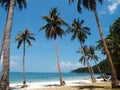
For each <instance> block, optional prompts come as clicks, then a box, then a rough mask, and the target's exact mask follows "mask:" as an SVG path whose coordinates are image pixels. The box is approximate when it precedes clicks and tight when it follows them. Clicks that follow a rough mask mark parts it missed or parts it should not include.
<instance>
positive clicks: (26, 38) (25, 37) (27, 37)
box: [15, 29, 35, 87]
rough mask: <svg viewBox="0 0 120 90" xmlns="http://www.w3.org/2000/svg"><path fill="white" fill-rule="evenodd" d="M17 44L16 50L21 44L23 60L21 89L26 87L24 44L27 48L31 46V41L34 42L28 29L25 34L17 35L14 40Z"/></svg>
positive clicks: (32, 35)
mask: <svg viewBox="0 0 120 90" xmlns="http://www.w3.org/2000/svg"><path fill="white" fill-rule="evenodd" d="M15 40H16V41H17V42H18V45H17V48H18V49H19V48H20V46H21V44H23V60H22V66H23V87H26V86H27V85H26V74H25V55H26V54H25V52H26V48H25V47H26V43H27V44H28V46H32V42H31V40H34V41H35V37H34V34H33V33H31V32H30V30H29V29H26V30H25V32H22V31H19V33H18V34H17V36H16V39H15Z"/></svg>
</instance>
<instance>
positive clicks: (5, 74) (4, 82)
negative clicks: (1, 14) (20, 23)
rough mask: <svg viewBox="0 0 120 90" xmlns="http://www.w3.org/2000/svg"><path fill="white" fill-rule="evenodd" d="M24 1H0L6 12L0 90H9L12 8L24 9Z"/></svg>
mask: <svg viewBox="0 0 120 90" xmlns="http://www.w3.org/2000/svg"><path fill="white" fill-rule="evenodd" d="M26 2H27V1H26V0H0V5H1V6H2V7H4V8H5V9H6V10H7V18H6V24H5V29H4V41H3V44H4V53H3V64H2V76H1V81H0V87H1V90H9V69H10V36H11V28H12V20H13V14H14V6H15V5H17V4H18V6H19V9H20V10H22V8H23V7H25V8H26Z"/></svg>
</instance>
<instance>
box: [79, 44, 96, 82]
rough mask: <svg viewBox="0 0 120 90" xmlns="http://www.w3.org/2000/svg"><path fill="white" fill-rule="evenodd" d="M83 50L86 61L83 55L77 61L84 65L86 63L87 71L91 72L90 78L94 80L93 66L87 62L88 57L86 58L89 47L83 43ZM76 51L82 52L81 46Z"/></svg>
mask: <svg viewBox="0 0 120 90" xmlns="http://www.w3.org/2000/svg"><path fill="white" fill-rule="evenodd" d="M83 50H84V53H85V56H86V59H87V62H86V60H85V58H84V55H83V56H82V57H81V58H80V59H79V62H81V63H83V64H84V65H85V64H87V66H88V70H89V72H90V73H91V79H93V80H95V76H94V71H93V68H92V67H91V65H90V63H89V61H88V60H89V59H88V56H89V54H88V53H89V48H88V47H87V46H86V45H85V46H83ZM77 53H83V52H82V51H81V48H79V50H78V51H77Z"/></svg>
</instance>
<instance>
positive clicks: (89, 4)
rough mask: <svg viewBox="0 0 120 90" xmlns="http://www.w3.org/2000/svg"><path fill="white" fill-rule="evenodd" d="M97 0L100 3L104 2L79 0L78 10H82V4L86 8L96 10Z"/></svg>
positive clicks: (101, 0) (71, 0)
mask: <svg viewBox="0 0 120 90" xmlns="http://www.w3.org/2000/svg"><path fill="white" fill-rule="evenodd" d="M74 1H75V0H69V3H72V2H74ZM96 1H98V2H99V3H101V4H102V3H103V0H78V3H77V10H78V12H79V13H81V12H82V6H81V5H83V6H84V7H85V8H86V9H88V10H92V11H93V10H94V8H96Z"/></svg>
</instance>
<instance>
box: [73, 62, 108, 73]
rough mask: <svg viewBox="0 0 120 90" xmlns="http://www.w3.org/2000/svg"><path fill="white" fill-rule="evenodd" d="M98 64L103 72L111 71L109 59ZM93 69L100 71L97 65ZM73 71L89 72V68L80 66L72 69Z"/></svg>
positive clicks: (96, 71)
mask: <svg viewBox="0 0 120 90" xmlns="http://www.w3.org/2000/svg"><path fill="white" fill-rule="evenodd" d="M98 66H99V67H100V69H101V71H102V73H109V72H110V68H109V66H108V62H107V60H103V61H101V62H100V63H99V64H98ZM93 70H94V72H95V73H99V71H98V69H97V66H96V65H94V66H93ZM71 72H73V73H88V68H87V67H84V68H78V69H75V70H72V71H71Z"/></svg>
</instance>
